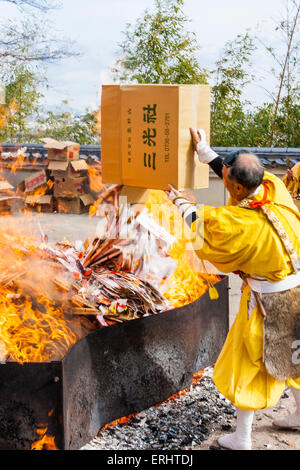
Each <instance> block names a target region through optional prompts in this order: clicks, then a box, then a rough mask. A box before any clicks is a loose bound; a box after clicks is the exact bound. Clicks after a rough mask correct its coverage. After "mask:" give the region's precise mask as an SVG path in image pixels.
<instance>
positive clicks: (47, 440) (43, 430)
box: [31, 410, 58, 450]
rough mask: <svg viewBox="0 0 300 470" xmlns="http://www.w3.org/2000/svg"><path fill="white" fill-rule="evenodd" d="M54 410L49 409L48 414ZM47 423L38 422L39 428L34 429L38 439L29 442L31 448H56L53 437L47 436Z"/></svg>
mask: <svg viewBox="0 0 300 470" xmlns="http://www.w3.org/2000/svg"><path fill="white" fill-rule="evenodd" d="M53 411H54V410H51V411H49V413H48V416H51V415H52V414H53ZM47 431H48V424H40V425H39V428H38V429H37V430H36V433H37V435H38V436H40V439H38V440H37V441H36V442H33V443H32V444H31V450H58V448H57V447H56V444H55V437H54V436H48V434H47Z"/></svg>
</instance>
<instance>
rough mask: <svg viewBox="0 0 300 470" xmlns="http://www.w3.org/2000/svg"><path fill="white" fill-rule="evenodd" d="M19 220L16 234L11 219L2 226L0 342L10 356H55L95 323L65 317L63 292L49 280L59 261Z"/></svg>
mask: <svg viewBox="0 0 300 470" xmlns="http://www.w3.org/2000/svg"><path fill="white" fill-rule="evenodd" d="M29 220H30V218H26V220H25V223H26V224H27V225H29V226H30V224H28V221H29ZM18 222H19V227H18V228H19V234H18V235H16V233H15V229H14V227H10V225H9V221H8V222H7V226H6V227H5V229H3V230H1V231H0V285H1V290H0V344H1V345H2V348H3V347H4V348H5V356H6V357H5V359H6V360H9V361H17V362H19V363H21V364H23V363H25V362H44V361H50V360H58V359H61V358H62V357H64V356H65V354H66V353H67V352H68V350H69V349H70V347H71V346H72V345H73V344H75V343H76V341H77V340H78V339H79V338H81V337H82V336H83V335H84V334H87V333H88V332H90V331H92V330H93V329H95V326H94V325H92V324H91V323H90V322H86V320H85V319H80V318H77V317H76V318H73V317H71V318H68V317H66V315H65V314H64V312H63V305H64V303H65V302H66V301H67V294H64V293H63V292H62V291H59V290H58V289H57V288H56V286H55V284H54V283H53V279H55V278H56V276H57V275H58V274H59V270H58V268H57V266H55V265H54V264H51V260H50V259H49V257H48V258H47V256H45V255H44V254H43V251H42V250H40V249H39V247H38V245H37V244H36V240H35V239H34V238H33V236H30V235H28V233H26V231H25V228H24V229H23V228H22V226H21V222H20V220H19V221H18ZM28 230H30V228H29V227H28Z"/></svg>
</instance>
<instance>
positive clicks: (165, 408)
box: [83, 370, 235, 450]
mask: <svg viewBox="0 0 300 470" xmlns="http://www.w3.org/2000/svg"><path fill="white" fill-rule="evenodd" d="M210 375H211V371H210V370H208V373H207V374H206V375H205V376H204V377H203V378H202V379H201V380H200V381H199V382H198V383H196V384H194V385H192V386H191V387H190V389H189V390H188V391H187V392H186V393H185V394H183V395H179V396H176V397H175V398H172V399H170V400H169V401H166V402H163V403H161V404H160V405H159V406H157V407H151V408H149V409H147V410H145V411H142V412H141V413H138V414H136V415H134V416H133V417H132V418H130V420H129V421H128V422H127V423H125V424H117V425H114V426H112V425H110V426H109V427H108V428H107V429H103V430H101V431H100V432H99V433H98V437H96V438H95V439H94V440H93V441H91V442H90V443H89V444H87V445H86V446H84V447H83V450H175V449H176V450H191V449H195V448H197V447H201V445H202V443H203V442H204V441H205V440H207V439H208V438H209V437H210V436H211V434H212V433H214V432H215V431H222V430H223V431H230V430H231V429H232V421H233V418H234V416H235V411H234V408H233V407H232V405H231V403H230V402H229V401H228V400H226V399H225V398H224V397H222V396H221V395H220V394H219V392H218V391H217V390H216V388H215V386H214V384H213V382H212V381H211V378H210Z"/></svg>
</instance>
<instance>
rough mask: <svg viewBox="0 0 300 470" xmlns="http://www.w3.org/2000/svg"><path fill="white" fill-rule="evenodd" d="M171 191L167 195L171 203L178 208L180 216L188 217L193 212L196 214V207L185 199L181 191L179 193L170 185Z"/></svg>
mask: <svg viewBox="0 0 300 470" xmlns="http://www.w3.org/2000/svg"><path fill="white" fill-rule="evenodd" d="M169 189H170V191H166V194H167V196H168V198H169V199H170V201H172V202H173V204H175V206H176V207H177V208H178V210H179V212H180V214H181V215H182V216H183V217H187V216H188V215H189V214H191V213H192V212H196V207H195V205H194V204H191V202H190V201H188V200H187V199H185V198H184V197H183V196H182V194H181V193H180V191H177V189H175V188H174V187H173V186H172V185H171V184H169Z"/></svg>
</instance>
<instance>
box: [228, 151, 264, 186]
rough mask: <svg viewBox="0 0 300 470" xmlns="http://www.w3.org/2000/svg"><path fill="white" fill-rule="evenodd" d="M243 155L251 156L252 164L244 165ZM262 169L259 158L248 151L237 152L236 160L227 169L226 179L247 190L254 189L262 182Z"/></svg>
mask: <svg viewBox="0 0 300 470" xmlns="http://www.w3.org/2000/svg"><path fill="white" fill-rule="evenodd" d="M243 154H248V155H253V157H254V158H253V162H251V163H250V164H248V162H247V164H245V161H244V162H243ZM264 172H265V170H264V167H263V165H262V163H261V161H260V160H259V158H258V157H257V156H256V155H254V154H253V153H251V152H249V150H239V151H238V155H237V158H236V159H235V160H234V162H233V163H232V165H230V167H229V172H228V177H229V179H231V180H234V181H236V182H237V183H239V184H241V185H242V186H244V187H245V188H247V189H249V190H250V189H253V190H254V189H256V188H257V187H258V186H259V185H260V184H261V183H262V181H263V177H264Z"/></svg>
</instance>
